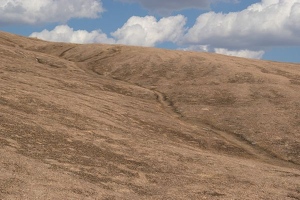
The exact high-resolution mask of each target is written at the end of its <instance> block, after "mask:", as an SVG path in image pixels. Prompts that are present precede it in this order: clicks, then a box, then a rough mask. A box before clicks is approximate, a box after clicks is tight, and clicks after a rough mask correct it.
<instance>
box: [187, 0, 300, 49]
mask: <svg viewBox="0 0 300 200" xmlns="http://www.w3.org/2000/svg"><path fill="white" fill-rule="evenodd" d="M299 19H300V0H262V1H261V2H259V3H255V4H252V5H251V6H249V7H248V8H246V9H245V10H242V11H240V12H231V13H228V14H223V13H215V12H209V13H205V14H202V15H200V16H199V17H198V18H197V21H196V23H195V25H194V26H193V27H192V28H191V29H189V31H188V33H187V34H186V35H185V37H184V39H183V42H182V43H184V44H190V45H209V46H210V47H211V48H225V49H250V50H257V49H265V48H268V47H273V46H289V45H290V46H292V45H299V44H300V20H299Z"/></svg>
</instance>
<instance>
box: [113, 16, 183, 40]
mask: <svg viewBox="0 0 300 200" xmlns="http://www.w3.org/2000/svg"><path fill="white" fill-rule="evenodd" d="M185 24H186V18H185V17H184V16H182V15H177V16H171V17H166V18H162V19H160V20H159V21H157V19H156V18H155V17H153V16H146V17H136V16H134V17H131V18H130V19H129V20H128V21H127V22H126V23H125V24H124V25H123V27H121V28H119V29H118V30H117V31H115V32H114V33H112V36H113V37H114V38H116V40H117V43H121V44H128V45H139V46H155V45H156V44H157V43H162V42H174V43H176V42H177V41H178V40H179V39H180V38H181V37H182V36H183V34H184V30H185V29H184V26H185Z"/></svg>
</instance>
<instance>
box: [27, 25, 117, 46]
mask: <svg viewBox="0 0 300 200" xmlns="http://www.w3.org/2000/svg"><path fill="white" fill-rule="evenodd" d="M30 37H36V38H39V39H42V40H47V41H53V42H68V43H79V44H84V43H107V44H112V43H115V40H114V39H112V38H108V37H107V35H106V34H105V33H102V32H101V30H94V31H91V32H88V31H86V30H77V31H74V30H73V28H70V27H69V26H67V25H61V26H57V27H55V28H54V29H53V30H51V31H48V30H43V31H42V32H34V33H32V34H31V35H30Z"/></svg>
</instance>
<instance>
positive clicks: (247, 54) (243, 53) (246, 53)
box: [214, 48, 265, 59]
mask: <svg viewBox="0 0 300 200" xmlns="http://www.w3.org/2000/svg"><path fill="white" fill-rule="evenodd" d="M214 51H215V53H218V54H224V55H228V56H237V57H244V58H254V59H261V58H262V57H263V55H264V53H265V52H264V51H250V50H238V51H231V50H228V49H223V48H215V49H214Z"/></svg>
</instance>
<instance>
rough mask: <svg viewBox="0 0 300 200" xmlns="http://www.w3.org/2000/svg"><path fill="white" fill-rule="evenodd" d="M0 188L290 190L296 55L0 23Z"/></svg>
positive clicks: (295, 159) (299, 171)
mask: <svg viewBox="0 0 300 200" xmlns="http://www.w3.org/2000/svg"><path fill="white" fill-rule="evenodd" d="M0 61H1V62H0V152H1V156H0V169H1V173H0V199H249V200H250V199H251V200H253V199H270V200H271V199H272V200H275V199H291V200H295V199H300V181H299V180H300V92H299V91H300V65H299V64H291V63H276V62H270V61H259V60H251V59H244V58H236V57H228V56H223V55H216V54H209V53H196V52H183V51H169V50H162V49H155V48H142V47H129V46H121V45H100V44H97V45H96V44H93V45H77V44H64V43H50V42H44V41H40V40H36V39H32V38H25V37H20V36H15V35H11V34H8V33H4V32H0Z"/></svg>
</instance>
